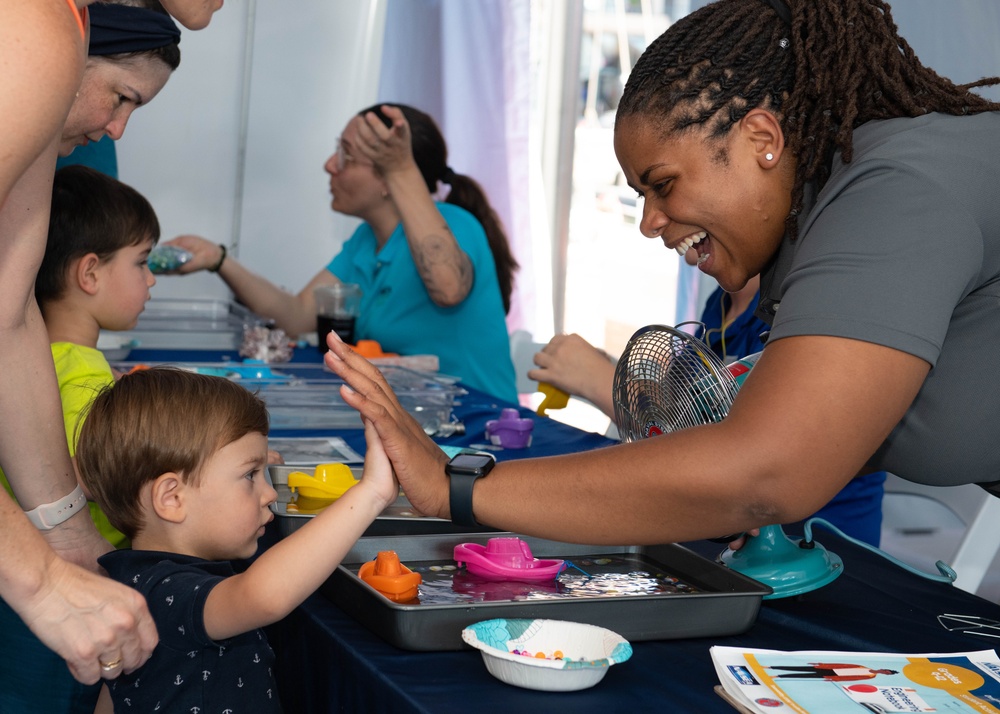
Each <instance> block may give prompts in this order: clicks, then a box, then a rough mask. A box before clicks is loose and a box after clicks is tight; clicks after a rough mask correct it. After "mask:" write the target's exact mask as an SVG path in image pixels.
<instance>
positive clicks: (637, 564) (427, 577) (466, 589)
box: [349, 554, 701, 605]
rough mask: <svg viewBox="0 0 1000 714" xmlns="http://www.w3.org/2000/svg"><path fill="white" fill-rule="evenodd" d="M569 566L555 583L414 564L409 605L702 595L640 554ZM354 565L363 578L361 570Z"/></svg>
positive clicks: (450, 565)
mask: <svg viewBox="0 0 1000 714" xmlns="http://www.w3.org/2000/svg"><path fill="white" fill-rule="evenodd" d="M566 562H567V563H568V564H570V567H569V569H567V570H565V571H563V572H562V573H561V574H560V575H559V577H558V578H556V579H555V580H553V581H549V582H524V581H518V580H487V579H485V578H481V577H479V576H478V575H472V574H470V573H468V572H467V571H466V570H465V569H464V568H459V567H457V566H456V565H455V562H454V561H451V560H448V561H445V560H439V561H422V562H417V563H408V564H407V565H408V567H409V568H410V569H412V570H413V571H415V572H418V573H420V575H421V576H422V577H423V582H422V583H421V584H420V590H419V595H418V596H417V598H416V599H415V600H411V601H409V602H407V603H405V604H406V605H461V604H475V603H483V602H523V601H527V600H573V599H580V598H601V597H629V596H637V595H659V596H662V595H672V594H677V595H690V594H695V593H699V592H701V591H700V590H699V589H698V588H696V587H695V586H693V585H691V584H690V583H687V582H684V581H683V580H680V579H679V578H677V577H674V576H673V575H671V574H669V573H666V572H664V570H663V567H662V566H661V565H659V564H658V563H656V562H655V561H652V560H648V559H646V558H643V557H641V556H639V555H628V554H620V555H613V554H607V555H593V556H578V557H575V558H572V559H567V561H566ZM349 567H350V569H351V570H352V571H353V572H354V573H355V574H357V569H358V567H360V566H358V565H355V566H349ZM581 571H582V572H581Z"/></svg>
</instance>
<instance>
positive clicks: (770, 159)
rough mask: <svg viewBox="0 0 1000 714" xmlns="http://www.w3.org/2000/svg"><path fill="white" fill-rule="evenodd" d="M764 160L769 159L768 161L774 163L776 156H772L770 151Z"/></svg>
mask: <svg viewBox="0 0 1000 714" xmlns="http://www.w3.org/2000/svg"><path fill="white" fill-rule="evenodd" d="M764 158H765V159H767V160H768V161H773V160H774V154H772V153H771V152H770V151H768V152H767V153H766V154H764Z"/></svg>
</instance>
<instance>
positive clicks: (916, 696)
mask: <svg viewBox="0 0 1000 714" xmlns="http://www.w3.org/2000/svg"><path fill="white" fill-rule="evenodd" d="M711 653H712V661H713V663H714V664H715V670H716V673H717V674H718V676H719V682H720V683H721V685H722V686H721V688H722V690H723V691H721V692H719V694H720V696H722V697H723V698H724V699H725V700H726V701H728V702H729V703H730V704H732V705H733V706H734V707H735V708H736V709H737V710H739V711H742V712H749V713H750V714H763V713H765V712H766V713H771V712H787V713H788V714H792V713H793V712H794V714H864V713H865V712H872V713H875V714H898V713H900V712H949V714H957V713H967V714H1000V657H998V656H997V653H996V652H995V651H994V650H982V651H979V652H956V653H947V654H891V653H878V652H830V651H798V652H785V651H781V650H765V649H740V648H737V647H712V648H711ZM718 689H719V688H718V687H717V688H716V690H717V691H718Z"/></svg>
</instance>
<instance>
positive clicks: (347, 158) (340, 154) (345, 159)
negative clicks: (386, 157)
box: [334, 136, 375, 172]
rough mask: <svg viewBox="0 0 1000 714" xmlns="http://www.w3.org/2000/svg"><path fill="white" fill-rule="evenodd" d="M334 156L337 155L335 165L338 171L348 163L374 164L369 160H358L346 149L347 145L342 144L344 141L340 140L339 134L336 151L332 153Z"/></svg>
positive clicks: (359, 164)
mask: <svg viewBox="0 0 1000 714" xmlns="http://www.w3.org/2000/svg"><path fill="white" fill-rule="evenodd" d="M334 156H336V157H337V161H336V164H335V165H336V167H337V171H338V172H340V171H343V170H344V169H345V168H346V167H347V164H349V163H351V164H357V165H358V166H374V165H375V164H373V163H372V162H370V161H359V160H358V159H356V158H355V157H354V156H352V155H351V154H350V152H349V151H348V150H347V147H345V146H344V142H343V141H342V140H341V138H340V137H339V136H338V137H337V152H336V153H335V154H334Z"/></svg>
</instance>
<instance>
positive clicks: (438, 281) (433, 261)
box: [410, 234, 472, 302]
mask: <svg viewBox="0 0 1000 714" xmlns="http://www.w3.org/2000/svg"><path fill="white" fill-rule="evenodd" d="M410 252H411V253H412V254H413V262H414V263H415V264H416V266H417V272H418V273H419V274H420V278H421V280H423V281H424V285H425V286H426V288H427V293H428V294H429V295H430V297H431V300H434V301H435V302H438V301H440V300H443V299H444V298H446V296H447V292H446V291H445V290H444V288H445V287H447V286H446V285H445V284H444V283H446V282H451V281H452V280H454V281H457V283H458V285H459V287H460V289H461V292H462V293H465V294H467V293H468V292H469V290H471V289H472V261H470V260H469V256H468V255H466V254H465V253H464V252H463V251H462V250H461V249H459V248H458V246H457V244H456V242H455V239H454V237H452V236H451V235H450V234H448V235H440V234H431V235H429V236H425V237H424V238H422V239H421V241H420V245H419V247H417V246H414V245H412V244H411V246H410Z"/></svg>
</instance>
